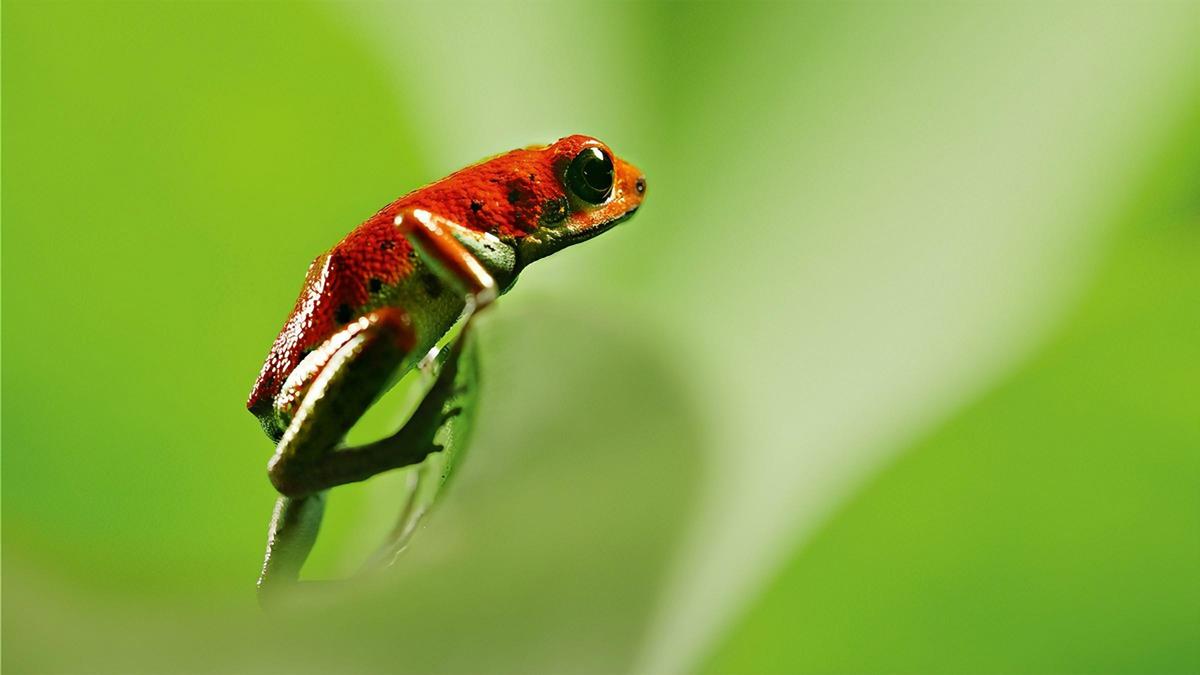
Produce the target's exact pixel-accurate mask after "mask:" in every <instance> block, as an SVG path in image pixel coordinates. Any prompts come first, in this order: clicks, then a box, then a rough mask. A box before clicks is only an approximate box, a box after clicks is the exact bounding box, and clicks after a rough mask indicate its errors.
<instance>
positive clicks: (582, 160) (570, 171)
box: [567, 148, 613, 204]
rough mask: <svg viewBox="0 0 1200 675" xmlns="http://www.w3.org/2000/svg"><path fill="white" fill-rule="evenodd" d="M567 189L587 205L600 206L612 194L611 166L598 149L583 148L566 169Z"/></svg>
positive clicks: (605, 156) (603, 153) (609, 161)
mask: <svg viewBox="0 0 1200 675" xmlns="http://www.w3.org/2000/svg"><path fill="white" fill-rule="evenodd" d="M567 187H569V188H570V189H571V192H574V193H575V196H577V197H579V198H580V199H582V200H583V201H585V202H587V203H589V204H600V203H603V202H604V200H606V199H608V197H609V195H611V194H612V187H613V164H612V160H611V159H609V157H608V154H606V153H605V152H604V151H603V150H601V149H600V148H584V149H583V150H582V151H581V152H580V153H579V154H578V155H575V159H573V160H571V166H569V167H567Z"/></svg>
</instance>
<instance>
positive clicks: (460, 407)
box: [258, 333, 477, 604]
mask: <svg viewBox="0 0 1200 675" xmlns="http://www.w3.org/2000/svg"><path fill="white" fill-rule="evenodd" d="M374 340H375V338H371V337H369V336H368V338H367V342H368V343H373V342H374ZM472 344H473V343H472V342H471V341H470V340H469V336H468V335H467V334H463V333H460V334H459V336H458V338H456V339H455V340H454V342H453V343H451V345H450V346H449V347H447V348H446V349H445V350H443V354H442V358H441V359H439V361H441V362H442V363H441V367H440V369H439V370H438V374H437V377H436V379H435V380H434V382H433V385H432V386H431V387H430V389H429V391H428V392H427V393H426V394H425V396H424V397H423V398H422V399H421V402H420V404H419V405H418V406H417V409H416V410H415V411H414V412H413V414H412V416H411V417H410V418H409V420H408V421H407V422H406V423H405V424H404V426H403V427H401V428H400V430H399V431H397V432H396V433H394V434H392V435H391V436H389V437H387V438H384V439H382V440H379V441H375V442H373V443H369V444H366V445H362V446H358V447H353V448H339V449H336V450H332V451H327V452H324V453H323V454H322V453H320V452H318V451H317V450H314V448H313V447H307V446H304V445H299V446H294V445H286V446H285V442H290V443H292V444H295V443H298V441H291V440H290V439H292V438H310V437H308V436H302V435H300V434H299V433H298V432H292V428H293V426H295V425H296V424H297V421H298V420H301V421H300V422H299V424H301V425H303V424H305V422H303V421H302V419H303V418H302V413H304V412H305V411H309V410H313V411H316V412H313V413H310V414H313V415H317V416H319V415H320V414H321V412H320V410H321V408H320V406H321V405H329V404H328V403H322V401H338V400H339V399H338V398H337V391H336V390H335V389H334V388H333V384H332V383H333V382H341V381H343V380H344V379H349V380H350V381H354V382H360V380H358V379H357V378H356V377H355V376H354V375H353V372H354V370H353V366H360V365H361V367H364V368H370V369H372V370H373V374H372V378H378V379H379V380H386V369H383V370H385V372H382V373H381V372H379V370H381V369H378V368H377V366H378V363H379V362H378V360H376V358H370V357H371V352H370V351H369V350H366V349H365V348H364V347H363V346H361V345H360V344H359V342H358V341H357V340H349V341H345V344H344V345H343V346H342V349H346V350H349V351H351V352H353V353H358V354H363V353H364V352H365V353H366V356H364V357H363V360H362V361H357V362H353V364H352V365H339V364H343V363H344V360H343V359H339V358H337V357H336V354H335V358H332V359H330V362H329V364H328V366H327V368H330V367H332V368H335V369H337V370H336V372H337V375H335V376H329V377H324V376H318V377H317V378H316V379H315V380H314V381H313V382H312V385H311V390H310V392H309V393H308V395H306V396H305V398H304V403H303V404H302V405H301V407H300V411H299V412H298V413H297V416H296V418H294V419H293V424H292V425H291V426H289V427H288V429H289V431H288V433H285V435H284V438H283V439H282V440H281V441H280V448H279V450H278V451H277V452H276V458H279V459H278V460H275V459H273V460H272V463H271V470H272V471H273V473H272V478H273V479H275V476H277V475H278V476H280V478H279V479H278V480H279V481H280V482H279V483H277V487H278V486H279V485H286V486H287V487H288V488H289V489H290V491H292V494H290V495H288V494H283V495H281V496H280V497H279V498H278V499H277V500H276V504H275V510H274V513H273V515H272V518H271V525H270V528H269V531H268V536H267V552H266V557H265V560H264V562H263V568H262V574H261V575H260V577H259V580H258V589H259V598H260V601H261V602H263V603H264V604H266V602H267V601H268V598H269V596H271V595H272V594H273V592H274V591H275V590H276V589H279V588H285V587H289V586H292V585H294V584H295V583H296V582H297V580H298V579H299V575H300V569H301V567H302V566H303V564H304V561H305V559H306V558H307V557H308V554H309V553H310V551H311V550H312V547H313V544H314V543H315V542H316V537H317V532H318V530H319V528H320V523H321V517H322V515H323V513H324V508H325V490H327V489H328V487H331V486H332V484H338V485H340V484H344V483H348V482H352V481H356V480H362V479H365V478H368V477H370V476H373V475H375V474H376V473H380V472H382V471H386V470H389V469H394V468H400V467H404V466H410V465H414V464H419V463H421V462H422V461H424V460H425V459H426V458H427V457H429V455H430V454H432V453H435V452H440V451H443V450H445V449H447V447H448V448H449V450H450V452H451V454H453V455H455V456H458V455H460V454H461V452H462V448H463V447H464V446H465V444H466V429H464V428H463V427H462V425H460V424H459V420H460V417H469V416H470V415H466V416H463V415H462V413H463V412H464V410H467V411H468V412H472V411H473V410H474V392H475V387H474V383H475V381H476V378H477V372H476V370H475V366H474V364H475V360H474V358H473V357H472V358H467V359H463V358H462V354H463V350H464V349H466V350H467V351H468V353H469V354H471V353H473V346H472ZM377 349H381V350H382V348H377ZM339 352H340V350H339ZM463 361H466V362H467V364H468V365H467V367H465V368H463V369H461V370H460V367H459V364H460V362H463ZM397 362H398V361H397ZM375 381H377V380H376V379H371V380H370V381H369V382H365V383H364V382H360V383H361V384H364V385H366V384H371V383H372V382H375ZM381 386H382V385H381ZM355 400H357V401H359V405H360V406H363V410H365V406H366V405H369V404H370V400H369V399H367V398H365V397H363V398H359V399H355ZM344 412H349V413H352V414H351V417H353V418H354V419H357V415H361V411H359V410H357V409H353V410H348V411H346V410H344ZM355 413H356V414H355ZM318 418H319V417H318ZM321 419H330V420H331V424H334V425H340V426H341V427H342V429H341V432H340V433H341V434H342V435H344V434H345V432H346V431H347V430H348V429H349V425H352V424H353V422H351V421H348V420H346V419H344V418H342V417H338V416H335V417H330V418H321ZM326 431H328V430H326ZM331 437H332V436H321V437H319V438H318V439H316V440H327V439H328V438H331ZM438 439H443V442H445V444H446V445H445V446H443V445H441V444H439V443H438ZM308 442H315V440H312V441H308ZM314 447H315V446H314ZM300 458H304V459H303V460H302V459H300ZM446 459H447V461H452V460H453V458H452V457H447V458H446ZM439 466H440V467H442V466H443V465H439ZM280 467H289V468H280ZM290 467H296V468H290ZM443 468H444V467H443ZM284 471H288V472H292V471H295V472H296V476H291V475H290V474H285V473H283V472H284ZM419 471H420V474H419V475H420V476H421V478H420V479H419V480H421V481H426V480H428V479H429V476H428V475H427V474H428V473H429V472H428V471H425V467H424V466H422V467H421V469H419ZM441 476H442V477H444V473H443V474H441ZM438 480H439V482H440V480H441V478H440V477H439V478H438ZM314 486H315V487H314ZM310 487H312V488H313V489H312V490H308V488H310ZM414 487H417V486H414ZM434 487H435V488H436V487H437V485H435V486H434ZM281 491H282V490H281ZM430 501H431V495H430V494H429V492H427V491H425V490H421V489H420V488H419V487H417V489H414V490H413V491H412V492H410V494H409V495H408V503H407V505H406V507H405V510H404V511H403V512H402V514H401V518H400V521H399V522H398V523H397V527H396V529H395V530H394V531H393V533H392V535H391V536H390V537H389V541H388V543H387V544H385V546H384V548H383V549H382V550H381V552H382V551H391V552H392V553H391V556H390V558H388V559H386V560H381V559H380V558H378V557H377V558H376V560H379V561H380V562H383V563H384V564H387V563H389V562H390V561H391V560H392V559H394V557H395V553H397V552H398V551H399V550H400V549H401V548H402V547H403V544H404V543H405V542H407V540H408V538H409V537H410V536H411V534H412V532H413V531H414V528H415V526H416V525H417V524H418V522H419V520H420V517H421V515H423V514H424V512H425V510H426V509H427V508H428V506H429V503H430Z"/></svg>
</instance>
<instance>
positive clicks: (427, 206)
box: [246, 135, 645, 435]
mask: <svg viewBox="0 0 1200 675" xmlns="http://www.w3.org/2000/svg"><path fill="white" fill-rule="evenodd" d="M587 147H598V148H601V149H603V150H604V151H605V152H606V153H607V154H608V156H609V157H611V158H612V161H613V173H614V185H613V195H612V197H611V198H610V199H609V200H608V201H606V202H605V203H604V204H601V205H598V206H596V205H590V204H586V203H584V202H582V201H581V200H580V199H579V198H578V197H576V196H575V195H574V193H573V192H572V191H571V190H569V189H568V188H567V187H566V186H565V183H564V181H565V175H566V172H567V167H568V166H569V165H570V163H571V161H572V159H574V158H575V157H576V155H577V154H579V152H580V151H581V150H583V149H585V148H587ZM644 189H645V183H644V180H643V178H642V176H641V173H640V172H639V171H638V170H637V169H636V168H635V167H633V166H632V165H630V164H628V163H626V162H624V161H622V160H620V159H619V158H617V157H615V156H614V155H613V154H612V152H611V151H609V150H608V148H607V147H606V146H605V145H604V144H602V143H600V142H599V141H597V140H595V139H593V138H590V137H588V136H580V135H576V136H568V137H566V138H563V139H560V140H559V141H557V142H556V143H554V144H552V145H548V146H540V147H531V148H524V149H520V150H513V151H511V152H508V153H505V154H503V155H499V156H496V157H493V158H491V159H488V160H484V161H483V162H480V163H478V164H475V165H472V166H469V167H467V168H465V169H462V170H461V171H458V172H456V173H454V174H452V175H450V176H448V177H446V178H444V179H442V180H440V181H437V182H435V183H432V184H430V185H427V186H425V187H423V188H420V189H418V190H415V191H413V192H411V193H409V194H407V195H405V196H403V197H401V198H399V199H397V200H396V201H394V202H392V203H391V204H388V205H387V206H385V207H384V208H383V209H381V210H380V211H379V212H378V213H376V214H375V215H374V216H372V217H370V218H369V219H367V221H366V222H364V223H363V224H362V225H360V226H359V227H358V228H356V229H355V230H354V231H353V232H351V233H350V234H349V235H347V236H346V238H344V239H343V240H342V241H341V242H339V243H338V244H337V245H336V246H334V247H333V248H332V249H331V250H330V251H328V252H327V253H324V254H322V255H321V256H319V257H317V259H316V260H314V261H313V263H312V265H311V266H310V267H309V270H308V275H307V278H306V279H305V281H304V286H303V288H302V290H301V292H300V297H299V299H298V300H297V301H296V305H295V307H294V308H293V310H292V313H291V315H290V316H288V318H287V321H286V322H285V323H284V326H283V329H282V330H281V331H280V333H279V336H278V337H277V338H276V339H275V343H274V344H273V345H272V347H271V350H270V352H269V353H268V355H267V358H266V361H265V362H264V363H263V367H262V370H261V372H260V373H259V376H258V380H257V381H256V382H255V383H254V388H253V389H252V390H251V392H250V397H249V399H248V400H247V403H246V407H247V408H248V409H249V410H250V411H251V412H253V413H254V414H255V415H256V416H258V417H259V418H260V419H261V420H262V421H263V426H264V428H266V429H267V431H268V433H269V434H271V435H276V433H277V432H278V431H280V430H281V429H280V422H279V420H277V419H274V414H275V412H274V410H273V406H274V404H275V403H276V397H277V396H279V394H280V391H281V388H282V387H283V384H284V382H285V380H286V379H287V378H288V376H289V374H290V373H291V372H292V371H293V370H294V369H295V368H296V367H297V365H298V364H299V363H300V362H301V361H302V360H303V359H304V357H305V356H306V355H307V354H308V353H309V352H311V351H312V350H314V349H316V348H318V347H319V346H320V345H322V344H323V343H324V342H325V341H326V340H328V339H329V338H330V337H332V336H333V335H334V334H335V333H337V332H338V331H339V330H342V329H343V328H345V327H346V326H347V325H348V324H350V323H351V322H352V321H355V320H356V319H358V318H359V317H361V316H363V315H364V314H366V313H367V312H369V311H372V310H374V309H377V308H380V307H387V306H390V307H397V308H399V309H403V310H405V312H406V313H408V314H409V315H411V319H412V322H413V324H414V327H415V329H416V332H417V336H418V339H417V341H416V343H415V344H414V345H413V347H414V352H416V353H417V355H418V356H419V355H420V353H423V352H422V350H424V349H428V346H429V345H431V344H432V343H433V342H435V341H436V340H437V339H438V338H439V337H440V336H441V335H442V334H444V333H445V332H446V331H448V330H449V329H450V327H451V326H452V325H453V322H454V319H455V318H456V317H457V316H458V313H459V311H460V310H461V309H462V307H463V302H462V298H461V297H456V296H455V294H454V293H452V292H450V289H449V288H446V287H445V286H444V285H443V284H442V282H441V281H439V279H438V278H437V276H436V275H435V274H433V272H431V271H430V270H429V269H428V268H427V267H426V265H425V264H424V263H423V261H422V260H421V259H420V257H419V256H417V255H416V253H415V251H414V250H413V247H412V246H411V245H410V243H409V242H408V241H407V240H406V239H405V237H404V235H403V233H402V232H400V231H399V230H398V228H397V227H396V225H395V219H396V216H397V214H400V213H402V212H404V211H406V210H408V209H414V208H416V209H424V210H427V211H430V212H431V213H434V214H436V215H438V216H440V217H442V218H445V219H447V220H449V221H452V222H454V223H457V224H458V225H460V226H463V227H464V228H467V229H469V230H472V231H475V232H480V233H488V234H491V235H493V236H495V237H496V238H498V239H499V241H500V242H501V243H502V244H504V245H506V246H508V247H511V248H512V251H513V252H515V265H514V267H513V269H512V270H511V274H510V275H509V277H508V278H507V279H498V281H499V282H500V283H501V285H502V286H503V287H508V286H510V285H511V283H512V281H513V280H514V279H515V277H516V274H517V273H518V272H519V271H520V269H521V268H523V267H524V266H525V265H527V264H528V263H530V262H532V261H533V260H535V259H537V258H540V257H543V256H545V255H549V254H550V253H552V252H554V251H556V250H558V249H560V248H563V247H565V246H568V245H570V244H572V243H575V242H578V241H582V240H584V239H587V238H590V237H591V236H594V235H595V234H599V233H600V232H601V231H603V230H605V229H607V228H608V227H611V226H612V225H615V224H616V223H618V222H620V221H621V220H624V219H625V218H627V217H629V216H630V215H632V213H633V212H634V211H635V210H636V209H637V207H638V205H639V204H640V203H641V199H642V194H643V192H644ZM502 271H504V272H509V270H502ZM413 362H414V360H410V362H409V363H407V364H406V365H405V366H404V367H402V370H407V369H408V368H411V367H412V363H413ZM283 424H286V421H284V422H283Z"/></svg>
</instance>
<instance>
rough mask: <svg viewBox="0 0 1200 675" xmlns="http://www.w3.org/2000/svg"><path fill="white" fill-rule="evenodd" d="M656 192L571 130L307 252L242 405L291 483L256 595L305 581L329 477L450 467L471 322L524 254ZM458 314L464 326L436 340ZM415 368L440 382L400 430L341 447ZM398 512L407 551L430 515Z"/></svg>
mask: <svg viewBox="0 0 1200 675" xmlns="http://www.w3.org/2000/svg"><path fill="white" fill-rule="evenodd" d="M645 191H646V182H645V179H644V178H643V176H642V174H641V172H639V171H638V170H637V169H636V168H635V167H634V166H633V165H631V164H629V163H627V162H624V161H622V160H620V159H618V158H617V157H616V156H615V155H613V153H612V151H611V150H610V149H609V148H608V146H606V145H604V144H603V143H601V142H600V141H598V140H596V139H594V138H590V137H588V136H568V137H566V138H563V139H560V140H559V141H557V142H555V143H553V144H551V145H546V146H538V147H528V148H523V149H520V150H513V151H511V152H508V153H505V154H502V155H497V156H495V157H492V158H491V159H487V160H484V161H482V162H479V163H478V164H474V165H472V166H469V167H467V168H465V169H463V170H461V171H458V172H457V173H454V174H452V175H450V176H448V177H446V178H443V179H442V180H440V181H437V182H435V183H431V184H429V185H426V186H425V187H423V188H420V189H418V190H415V191H413V192H410V193H409V194H407V195H405V196H403V197H401V198H400V199H397V200H396V201H394V202H392V203H391V204H388V205H387V206H385V207H384V208H383V209H381V210H380V211H379V212H378V213H376V214H375V215H374V216H371V217H370V218H368V219H367V221H366V222H364V223H363V224H362V225H360V226H358V228H357V229H355V230H354V231H353V232H351V233H350V234H349V235H347V236H346V237H345V238H344V239H342V240H341V241H340V242H338V244H337V245H336V246H334V247H333V248H332V249H330V250H329V251H328V252H326V253H324V254H322V255H320V256H318V257H317V259H316V260H314V261H313V262H312V264H311V265H310V266H309V268H308V275H307V277H306V278H305V280H304V286H303V288H302V289H301V290H300V297H299V299H298V300H297V301H296V305H295V307H294V308H293V309H292V312H291V314H290V315H289V316H288V318H287V321H286V322H285V323H284V325H283V330H281V331H280V332H279V336H278V337H276V338H275V343H274V344H273V345H272V346H271V350H270V352H269V353H268V354H267V358H266V361H265V362H264V363H263V366H262V370H261V371H260V372H259V375H258V380H257V381H256V382H255V383H254V388H253V389H252V390H251V392H250V397H249V399H248V400H247V402H246V407H247V408H249V409H250V411H251V412H252V413H254V415H255V416H256V417H257V418H258V419H259V421H260V422H261V424H262V426H263V429H264V430H265V431H266V433H267V435H268V436H269V437H270V438H271V440H272V441H273V442H275V444H276V445H275V453H274V455H272V457H271V460H270V462H269V463H268V465H267V473H268V476H269V477H270V479H271V483H272V484H273V485H274V486H275V489H276V490H278V491H279V493H280V497H279V498H278V500H277V501H276V503H275V511H274V513H273V515H272V518H271V526H270V530H269V533H268V539H267V555H266V560H265V561H264V563H263V568H262V574H261V575H260V577H259V584H258V586H259V592H260V597H266V596H267V595H268V593H267V592H266V591H267V590H268V589H275V588H282V587H287V586H291V585H292V584H293V583H294V582H295V581H296V580H297V579H298V577H299V572H300V568H301V566H302V565H303V563H304V560H305V558H306V557H307V556H308V553H309V551H310V550H311V548H312V545H313V543H314V542H315V539H316V535H317V531H318V529H319V526H320V522H321V518H322V514H323V513H324V508H325V507H324V504H325V492H326V491H327V490H328V489H329V488H332V487H335V486H337V485H343V484H346V483H350V482H354V481H360V480H366V479H367V478H370V477H371V476H373V475H375V474H378V473H380V472H383V471H387V470H389V469H394V468H400V467H405V466H413V465H416V464H421V465H422V466H423V467H426V466H430V464H429V463H428V462H425V460H426V459H427V458H429V456H430V455H435V454H436V455H438V456H439V457H440V458H441V459H439V460H438V461H436V462H434V463H433V464H434V465H440V466H443V467H446V466H449V464H448V462H450V461H451V460H450V459H449V458H448V456H449V454H453V453H447V452H443V451H445V450H447V446H446V445H445V444H446V443H450V442H451V441H452V443H451V444H452V445H454V446H455V447H461V445H462V443H465V440H464V439H465V431H464V429H465V428H469V424H464V423H462V420H465V419H466V418H469V416H470V415H469V412H465V411H468V410H469V409H471V408H472V407H473V403H472V401H473V400H474V393H473V392H474V390H475V388H476V387H475V381H476V374H475V373H476V365H475V364H476V361H475V359H474V357H473V355H472V354H473V351H472V350H473V347H471V344H472V343H471V342H470V340H469V335H470V332H471V331H470V327H471V325H472V317H473V316H474V315H475V313H476V312H478V311H479V310H480V309H482V308H483V307H485V306H487V305H488V304H490V303H491V302H492V301H494V300H495V299H496V297H497V296H499V295H500V294H501V293H504V292H505V291H507V290H508V289H509V288H511V287H512V285H513V283H514V282H515V281H516V278H517V275H518V274H519V273H520V272H521V271H522V270H523V269H524V268H525V267H526V266H527V265H528V264H529V263H531V262H533V261H534V260H537V259H538V258H542V257H545V256H547V255H550V254H551V253H554V252H555V251H558V250H560V249H562V248H565V247H567V246H570V245H572V244H575V243H577V242H581V241H584V240H586V239H589V238H591V237H593V236H596V235H597V234H600V233H601V232H604V231H605V230H608V229H609V228H611V227H613V226H614V225H616V224H617V223H620V222H621V221H623V220H625V219H627V218H629V217H630V216H632V215H633V213H634V212H635V211H636V210H637V209H638V207H639V206H640V205H641V203H642V198H643V195H644V194H645ZM463 317H465V318H463ZM460 318H463V325H462V329H461V330H460V331H459V333H458V335H457V336H456V337H455V338H454V340H453V341H452V342H451V343H450V345H449V346H448V347H446V348H445V349H443V350H441V352H437V351H435V350H434V349H433V348H434V346H435V345H436V344H437V342H438V340H439V339H440V338H441V337H442V336H444V335H445V334H446V333H447V332H449V331H450V329H451V328H452V327H454V325H455V323H456V322H457V321H458V320H459V319H460ZM435 357H436V358H435ZM418 363H424V364H428V365H429V370H430V372H431V373H432V372H433V371H436V377H435V378H434V380H433V383H432V385H431V386H430V387H429V389H428V391H426V392H425V395H424V397H423V398H422V399H421V402H420V403H419V404H418V406H417V408H416V410H414V411H413V413H412V415H411V416H410V417H409V419H408V421H407V422H406V423H405V424H404V426H403V427H401V428H400V430H398V431H397V432H395V433H394V434H392V435H391V436H389V437H387V438H383V439H380V440H378V441H375V442H373V443H369V444H367V445H363V446H359V447H344V445H343V440H344V438H345V435H346V433H347V432H348V431H349V430H350V428H351V427H352V426H353V425H354V424H355V422H357V421H358V419H359V418H360V417H361V416H362V414H363V413H364V412H366V410H367V408H369V407H370V406H371V405H372V404H373V403H374V402H375V401H376V400H377V399H378V397H379V396H380V395H381V394H382V393H383V392H384V391H386V390H387V388H388V387H389V386H391V385H392V384H393V383H394V382H395V381H396V380H397V379H399V378H400V377H401V376H403V375H404V373H406V372H408V371H409V370H411V369H412V368H413V367H414V366H415V365H417V364H418ZM438 364H440V368H439V367H438ZM460 364H462V367H460ZM439 439H441V440H439ZM446 439H450V440H449V441H448V440H446ZM422 473H423V472H418V474H417V475H422ZM445 475H446V474H445V473H442V474H441V476H442V478H441V480H444V478H445ZM416 494H417V491H416V489H415V488H413V489H412V490H410V499H413V498H415V497H414V496H413V495H416ZM403 513H404V514H406V515H402V521H401V523H400V524H398V525H397V527H396V528H395V530H394V531H393V536H392V538H391V540H390V542H388V543H387V544H386V545H385V547H384V549H381V554H380V555H381V556H382V558H383V559H388V558H392V559H394V556H395V555H396V554H397V553H398V552H399V551H400V550H401V549H402V548H403V547H404V545H405V542H406V541H407V537H408V536H409V535H410V534H411V532H412V531H413V523H414V522H415V520H414V519H419V518H420V514H421V513H423V510H422V509H420V508H414V509H407V508H406V509H405V510H404V511H403Z"/></svg>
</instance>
